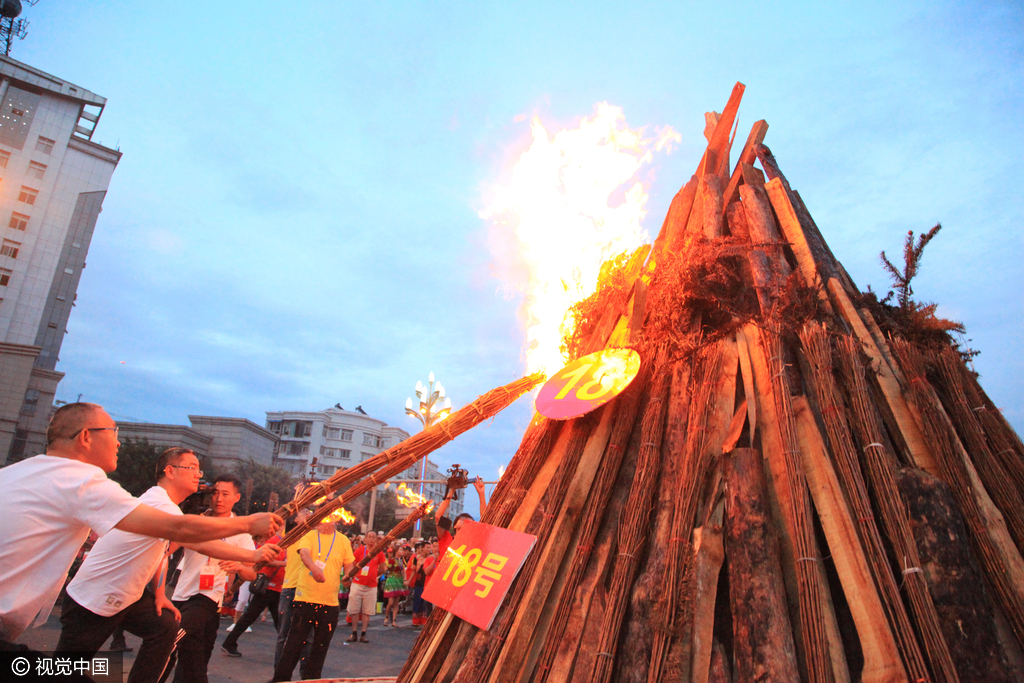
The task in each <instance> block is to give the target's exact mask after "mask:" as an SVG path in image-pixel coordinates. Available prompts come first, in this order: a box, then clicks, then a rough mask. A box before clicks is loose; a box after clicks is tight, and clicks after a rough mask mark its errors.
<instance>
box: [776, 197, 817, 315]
mask: <svg viewBox="0 0 1024 683" xmlns="http://www.w3.org/2000/svg"><path fill="white" fill-rule="evenodd" d="M765 190H766V191H767V192H768V199H769V200H771V203H772V208H774V209H775V215H776V216H777V217H778V219H779V227H780V228H781V229H782V235H783V237H785V239H786V241H787V242H788V243H789V246H790V248H791V249H792V250H793V256H794V257H795V258H796V262H797V266H798V268H799V270H800V276H801V279H803V281H804V284H805V285H806V286H808V287H813V288H814V289H816V290H818V297H819V298H820V299H821V300H822V301H823V302H824V303H825V307H826V308H827V309H828V311H829V312H831V311H832V306H831V304H829V301H828V294H827V293H826V292H825V284H824V282H823V281H822V279H821V275H820V274H819V273H818V266H817V264H816V263H815V262H814V254H813V253H812V252H811V247H810V245H809V244H808V242H807V235H806V234H804V229H803V227H802V226H801V225H800V219H799V218H798V217H797V215H796V210H795V209H794V208H793V204H792V203H791V202H790V200H789V193H788V192H786V188H785V187H783V186H782V180H781V179H780V178H774V179H772V180H771V181H769V182H768V184H767V185H765Z"/></svg>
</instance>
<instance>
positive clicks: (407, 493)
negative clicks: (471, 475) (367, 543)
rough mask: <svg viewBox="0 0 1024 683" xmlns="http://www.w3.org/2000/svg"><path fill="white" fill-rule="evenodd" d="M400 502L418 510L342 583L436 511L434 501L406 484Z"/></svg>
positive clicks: (353, 569)
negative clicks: (431, 512) (426, 516)
mask: <svg viewBox="0 0 1024 683" xmlns="http://www.w3.org/2000/svg"><path fill="white" fill-rule="evenodd" d="M398 502H399V503H401V504H402V505H405V506H406V507H413V506H416V509H415V510H413V511H412V512H411V513H409V516H408V517H406V518H405V519H403V520H402V522H401V524H399V525H398V526H396V527H395V528H394V529H392V530H391V531H390V532H389V533H388V535H387V536H385V537H384V538H382V539H381V540H380V541H378V543H377V545H375V546H373V548H371V549H370V552H368V553H366V557H364V558H363V559H361V560H360V561H359V562H358V563H357V564H356V566H354V567H352V569H351V570H350V571H348V572H347V573H346V574H345V576H343V577H341V578H342V581H349V580H351V579H352V577H353V576H355V575H356V574H358V573H359V571H360V570H361V569H362V568H363V567H365V566H366V565H367V564H369V562H370V560H372V559H373V558H375V557H377V553H380V552H382V551H383V550H384V549H385V548H387V547H388V545H389V544H390V543H391V542H392V541H394V540H395V539H396V538H401V537H402V535H403V534H405V532H407V531H408V530H409V529H411V528H412V526H413V524H415V523H416V522H417V521H419V519H420V518H421V517H423V515H427V514H430V511H431V510H433V509H434V501H432V500H430V499H429V498H424V497H423V496H421V495H420V494H418V493H416V492H415V491H413V490H412V489H410V488H409V487H408V486H406V485H405V484H402V485H401V486H399V487H398Z"/></svg>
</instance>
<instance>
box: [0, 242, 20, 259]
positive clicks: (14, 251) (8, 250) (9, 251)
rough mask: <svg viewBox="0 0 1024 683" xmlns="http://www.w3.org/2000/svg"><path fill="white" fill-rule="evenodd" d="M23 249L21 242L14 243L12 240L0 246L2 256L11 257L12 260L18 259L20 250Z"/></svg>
mask: <svg viewBox="0 0 1024 683" xmlns="http://www.w3.org/2000/svg"><path fill="white" fill-rule="evenodd" d="M20 248H21V242H14V241H12V240H4V241H3V244H0V256H9V257H11V258H18V249H20Z"/></svg>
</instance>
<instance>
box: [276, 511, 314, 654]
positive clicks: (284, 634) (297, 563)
mask: <svg viewBox="0 0 1024 683" xmlns="http://www.w3.org/2000/svg"><path fill="white" fill-rule="evenodd" d="M307 517H309V510H308V509H306V508H302V509H301V510H299V511H298V513H296V515H295V523H296V524H302V523H303V522H305V521H306V518H307ZM315 533H316V529H313V530H312V531H310V532H309V533H307V534H306V535H305V536H303V537H302V538H301V539H299V542H298V543H296V544H295V545H293V546H291V547H290V548H288V550H287V553H288V554H287V557H286V559H285V565H284V583H282V584H281V599H280V600H279V601H278V603H277V646H276V648H275V649H274V667H275V668H276V667H277V665H278V664H279V663H280V662H281V653H282V652H284V644H285V641H287V640H288V631H290V630H291V627H292V602H293V601H294V600H295V586H296V585H298V582H299V572H300V571H302V570H304V569H305V565H304V564H302V558H301V557H299V548H301V547H302V544H303V543H304V542H305V541H306V539H307V538H308V537H310V536H312V535H313V534H315Z"/></svg>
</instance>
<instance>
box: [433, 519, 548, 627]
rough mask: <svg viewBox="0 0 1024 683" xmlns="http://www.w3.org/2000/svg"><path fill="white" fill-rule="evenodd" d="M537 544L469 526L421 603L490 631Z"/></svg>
mask: <svg viewBox="0 0 1024 683" xmlns="http://www.w3.org/2000/svg"><path fill="white" fill-rule="evenodd" d="M536 542H537V537H536V536H531V535H530V534H523V533H520V532H518V531H509V530H508V529H501V528H498V527H496V526H491V525H490V524H481V523H480V522H471V521H469V520H466V522H465V523H464V524H463V525H462V528H461V529H460V530H459V533H458V535H457V536H456V537H455V539H454V540H453V541H452V544H451V546H449V548H448V550H447V552H445V554H444V557H442V558H441V561H440V563H439V564H438V566H437V568H436V569H435V570H434V574H433V577H432V578H431V579H430V583H429V584H427V587H426V589H425V590H424V591H423V598H424V599H425V600H429V601H430V602H432V603H433V604H435V605H437V606H438V607H440V608H441V609H445V610H447V611H449V612H451V613H452V614H454V615H455V616H457V617H459V618H460V619H465V620H466V621H468V622H469V623H471V624H473V625H474V626H478V627H480V628H482V629H484V630H487V629H489V628H490V627H491V622H493V621H494V615H496V614H497V613H498V607H500V606H501V601H502V600H504V599H505V594H506V593H508V589H509V587H510V586H511V585H512V579H514V578H515V577H516V574H518V573H519V570H520V569H521V568H522V566H523V562H525V561H526V556H527V555H529V554H530V550H532V549H533V545H534V544H535V543H536Z"/></svg>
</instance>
